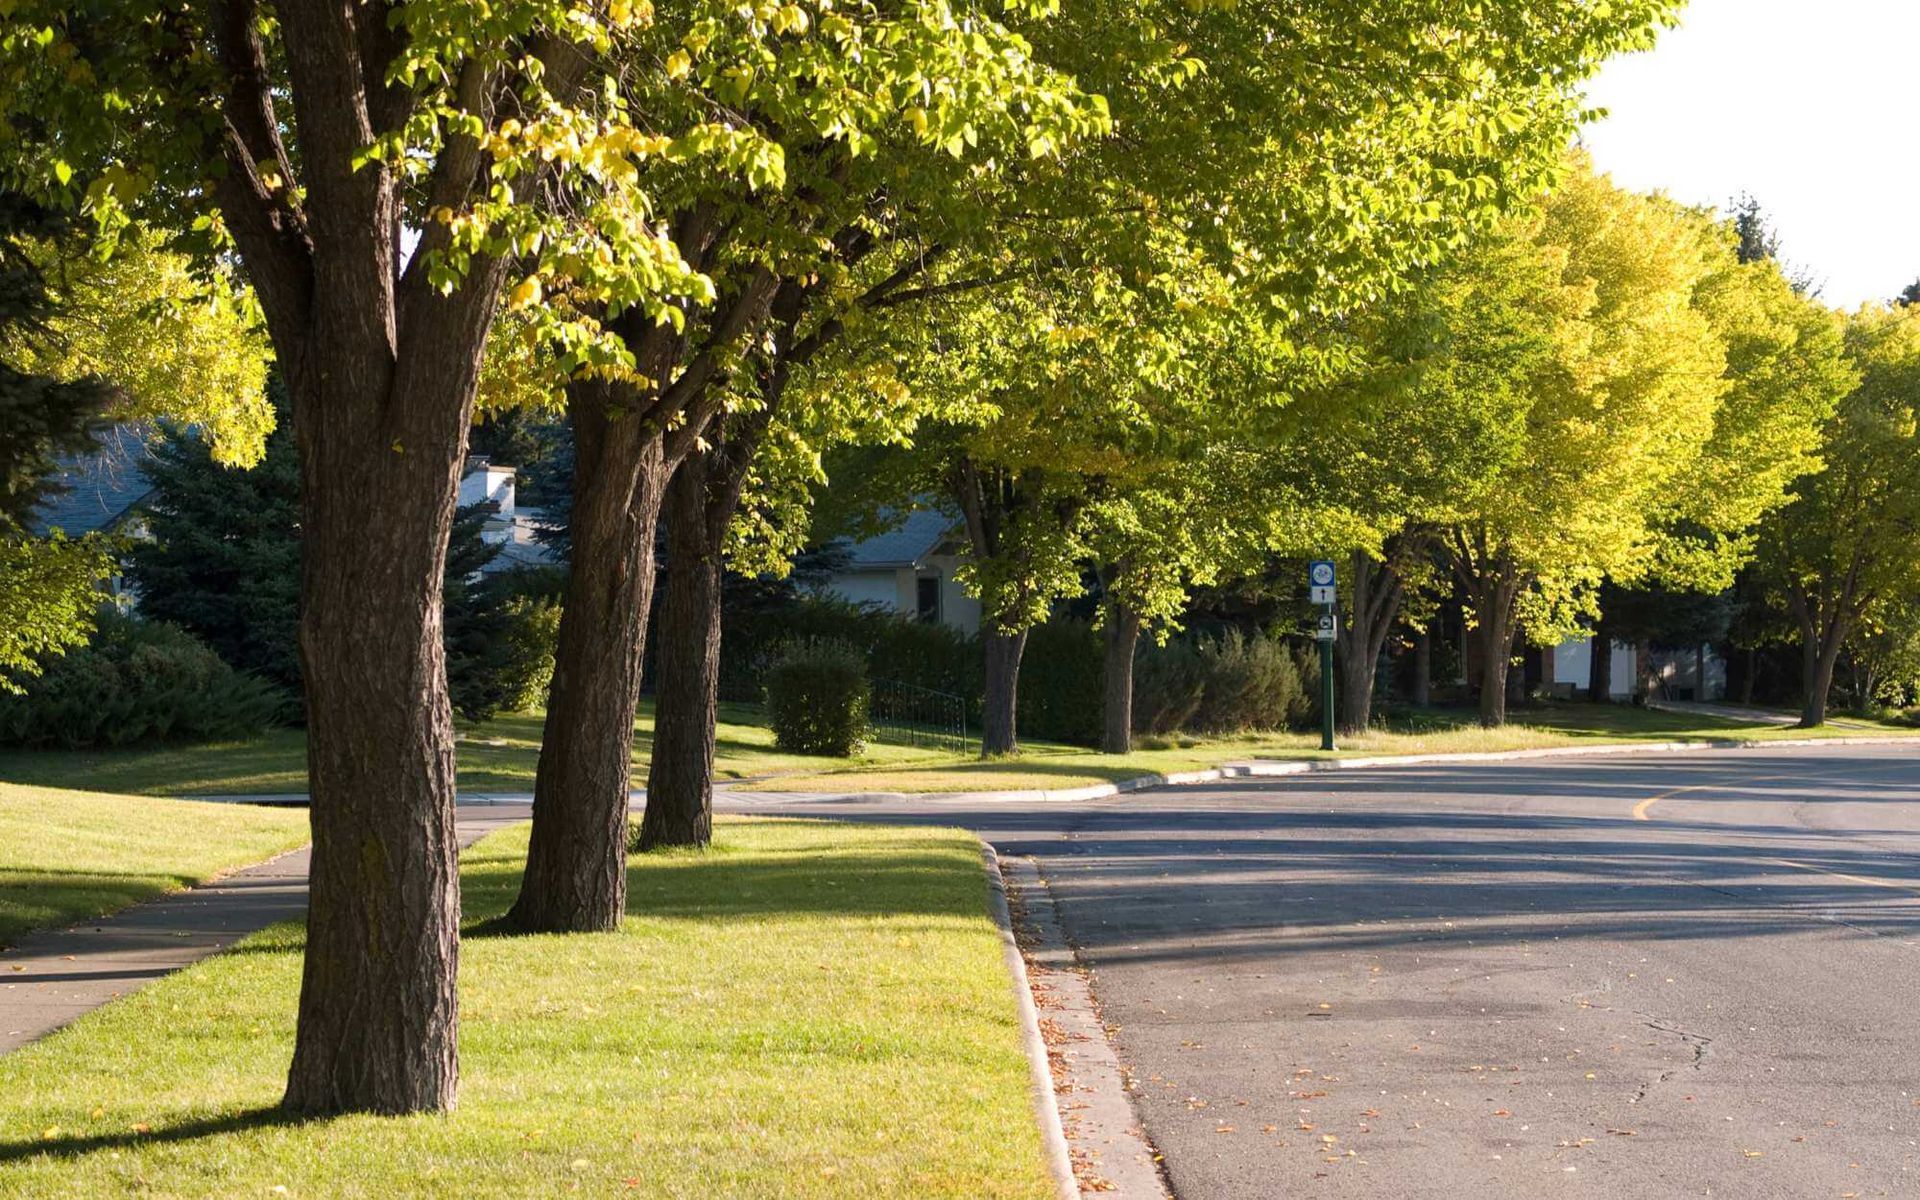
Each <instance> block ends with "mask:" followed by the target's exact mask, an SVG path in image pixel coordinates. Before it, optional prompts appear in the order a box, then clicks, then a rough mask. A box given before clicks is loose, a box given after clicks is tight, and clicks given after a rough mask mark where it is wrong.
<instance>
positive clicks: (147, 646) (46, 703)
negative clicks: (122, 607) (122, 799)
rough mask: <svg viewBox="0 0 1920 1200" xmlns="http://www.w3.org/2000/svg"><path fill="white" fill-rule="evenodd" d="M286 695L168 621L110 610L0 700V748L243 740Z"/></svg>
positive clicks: (274, 714)
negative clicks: (85, 639)
mask: <svg viewBox="0 0 1920 1200" xmlns="http://www.w3.org/2000/svg"><path fill="white" fill-rule="evenodd" d="M292 708H293V701H292V698H291V697H290V696H289V695H288V694H287V693H286V692H284V691H282V690H281V689H279V688H277V687H275V686H274V685H273V684H271V683H268V682H266V681H265V680H263V679H260V678H258V677H256V676H253V675H244V674H241V673H240V672H238V671H235V670H234V669H233V668H232V667H230V666H228V665H227V664H226V662H225V661H223V660H222V659H221V658H220V656H219V655H217V654H215V653H214V652H213V651H212V650H211V649H209V648H208V647H207V646H206V645H205V644H203V643H202V642H200V641H199V640H197V639H196V638H194V636H193V635H192V634H190V633H188V632H186V631H185V630H183V629H181V628H179V627H178V626H176V625H169V624H167V623H165V622H162V621H140V620H136V619H134V618H132V617H127V616H123V615H121V614H119V613H116V612H112V611H108V612H105V613H103V614H102V615H101V619H100V626H99V631H98V632H97V633H96V634H95V636H94V640H93V642H92V644H90V645H88V646H87V647H86V648H85V649H82V650H76V651H74V652H73V653H71V654H68V655H66V656H65V657H63V658H58V659H55V660H53V661H52V662H50V663H48V664H47V666H46V671H45V673H44V674H42V675H40V676H39V677H37V678H35V679H33V680H31V681H30V682H29V683H28V685H27V691H26V694H25V695H21V696H13V695H7V696H0V743H4V744H6V745H12V746H28V747H47V746H58V747H62V748H66V749H87V748H94V747H106V746H127V745H133V744H136V743H141V742H195V741H217V740H226V739H232V738H242V737H251V736H253V735H254V734H257V733H259V732H261V731H262V730H264V729H266V728H267V727H268V726H270V725H275V724H279V723H280V722H282V721H283V720H285V719H286V718H287V717H288V715H289V714H290V712H291V710H292Z"/></svg>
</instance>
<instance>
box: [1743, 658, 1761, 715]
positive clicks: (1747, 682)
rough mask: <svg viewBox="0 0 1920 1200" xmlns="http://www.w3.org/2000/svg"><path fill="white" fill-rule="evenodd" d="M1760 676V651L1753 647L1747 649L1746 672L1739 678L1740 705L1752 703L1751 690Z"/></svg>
mask: <svg viewBox="0 0 1920 1200" xmlns="http://www.w3.org/2000/svg"><path fill="white" fill-rule="evenodd" d="M1759 674H1760V651H1759V649H1758V648H1756V647H1753V646H1748V647H1747V672H1746V674H1745V675H1743V676H1741V677H1740V703H1742V704H1752V703H1753V689H1754V687H1755V686H1756V684H1757V681H1758V676H1759Z"/></svg>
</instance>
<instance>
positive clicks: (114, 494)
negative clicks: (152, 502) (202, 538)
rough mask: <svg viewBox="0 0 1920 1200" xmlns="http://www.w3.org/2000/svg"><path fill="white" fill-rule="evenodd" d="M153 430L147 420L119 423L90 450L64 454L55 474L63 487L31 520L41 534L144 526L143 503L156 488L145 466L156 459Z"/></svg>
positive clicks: (133, 530) (131, 530)
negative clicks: (69, 454) (71, 454)
mask: <svg viewBox="0 0 1920 1200" xmlns="http://www.w3.org/2000/svg"><path fill="white" fill-rule="evenodd" d="M153 437H154V431H153V429H152V428H151V427H150V426H147V425H144V424H135V423H129V424H123V425H114V426H112V427H110V428H108V429H107V430H106V431H105V432H103V433H102V434H101V435H100V437H99V442H98V445H97V447H96V448H95V450H94V451H93V452H92V453H91V454H85V455H78V456H66V457H63V458H61V460H60V467H59V470H58V471H57V472H56V473H55V474H54V476H53V478H54V481H55V483H56V485H57V487H58V488H59V489H60V490H56V491H55V492H54V493H53V494H52V495H49V496H47V497H45V498H44V499H42V500H41V501H40V504H39V505H38V507H36V508H35V509H34V510H33V517H32V519H31V520H30V521H29V522H28V526H29V529H30V530H31V531H32V532H33V533H34V534H36V535H42V536H44V535H46V534H48V533H52V532H54V531H56V530H57V531H59V532H61V533H64V534H66V535H67V536H68V537H71V538H77V537H84V536H86V535H87V534H89V533H126V534H131V535H132V536H134V537H139V536H140V535H141V534H142V532H143V531H144V525H143V522H142V520H141V512H140V506H141V504H142V502H143V501H145V500H146V498H147V497H148V496H150V495H152V494H153V482H152V480H150V479H148V477H147V471H146V467H147V464H148V463H150V462H151V461H153Z"/></svg>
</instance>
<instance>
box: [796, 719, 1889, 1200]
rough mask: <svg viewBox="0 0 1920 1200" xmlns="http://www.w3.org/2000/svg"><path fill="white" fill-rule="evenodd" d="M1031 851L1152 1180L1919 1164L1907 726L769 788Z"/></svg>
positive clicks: (1780, 1182) (1515, 1181) (1774, 1184)
mask: <svg viewBox="0 0 1920 1200" xmlns="http://www.w3.org/2000/svg"><path fill="white" fill-rule="evenodd" d="M781 811H784V812H788V813H794V814H798V813H801V812H807V813H813V812H818V813H820V814H822V815H825V814H827V813H837V814H840V815H848V816H861V817H866V818H878V819H914V820H938V821H942V822H944V823H953V824H966V825H970V826H972V827H974V828H976V829H978V830H979V831H980V832H981V833H982V835H983V836H985V837H987V838H988V839H989V840H990V841H992V842H994V844H995V845H996V846H997V847H998V848H999V849H1000V851H1001V853H1002V854H1003V855H1004V854H1015V855H1018V854H1028V855H1032V856H1034V857H1035V859H1036V861H1037V862H1038V864H1039V866H1040V869H1041V870H1042V872H1043V873H1044V874H1045V875H1046V877H1047V878H1048V880H1049V882H1050V884H1051V886H1052V888H1053V891H1054V894H1055V897H1056V899H1057V900H1058V902H1059V906H1060V911H1061V917H1062V920H1063V923H1064V925H1065V928H1066V930H1067V933H1068V935H1069V937H1070V938H1072V939H1073V940H1074V942H1075V943H1076V944H1077V945H1078V946H1079V947H1080V949H1081V953H1082V955H1083V957H1084V958H1085V960H1086V961H1087V962H1088V963H1089V964H1090V965H1091V966H1092V967H1093V969H1094V989H1095V993H1096V996H1097V997H1098V999H1099V1001H1100V1003H1101V1005H1102V1008H1103V1011H1104V1015H1105V1017H1106V1020H1107V1022H1108V1023H1109V1024H1110V1025H1112V1026H1117V1029H1118V1032H1117V1034H1116V1040H1117V1043H1118V1048H1119V1050H1120V1053H1121V1057H1122V1059H1123V1061H1125V1062H1126V1063H1128V1064H1130V1066H1131V1067H1132V1069H1133V1071H1134V1074H1135V1077H1136V1080H1137V1082H1138V1083H1139V1085H1140V1089H1141V1101H1140V1103H1141V1111H1142V1114H1143V1117H1144V1119H1145V1122H1146V1125H1147V1129H1148V1132H1149V1133H1150V1135H1151V1136H1152V1137H1153V1139H1154V1141H1155V1142H1156V1144H1157V1145H1158V1146H1159V1148H1160V1149H1161V1151H1162V1152H1163V1153H1164V1154H1165V1156H1166V1166H1167V1170H1168V1174H1169V1176H1170V1178H1171V1180H1172V1183H1173V1186H1174V1189H1175V1191H1176V1192H1177V1193H1178V1194H1179V1195H1180V1196H1182V1197H1188V1198H1200V1197H1208V1198H1211V1197H1272V1196H1287V1197H1293V1196H1341V1197H1346V1196H1353V1197H1360V1196H1365V1197H1396V1198H1397V1197H1448V1198H1450V1200H1451V1198H1457V1197H1529V1198H1531V1197H1543V1196H1544V1197H1558V1196H1593V1197H1609V1198H1613V1197H1662V1198H1664V1197H1674V1196H1689V1195H1691V1196H1732V1197H1774V1196H1779V1197H1804V1196H1833V1197H1845V1196H1850V1195H1851V1196H1860V1197H1866V1196H1912V1195H1920V1172H1916V1170H1915V1168H1916V1165H1920V1141H1917V1140H1916V1139H1920V1013H1917V1012H1916V1008H1917V1007H1920V956H1917V955H1916V940H1915V939H1916V937H1920V859H1916V857H1915V855H1916V853H1917V852H1920V755H1916V754H1914V753H1913V752H1912V751H1907V750H1904V749H1896V748H1879V747H1848V748H1831V749H1808V750H1774V751H1766V750H1754V751H1741V752H1718V753H1706V754H1695V755H1649V756H1633V757H1611V758H1599V757H1596V758H1591V759H1560V760H1544V761H1540V760H1537V761H1532V762H1509V763H1497V764H1480V765H1472V766H1444V767H1442V766H1434V767H1408V768H1399V769H1391V770H1381V771H1374V772H1353V773H1336V774H1323V775H1315V776H1306V777H1300V778H1296V779H1282V780H1271V781H1232V782H1227V783H1217V784H1206V785H1198V786H1192V787H1184V788H1169V789H1164V790H1160V791H1155V792H1147V793H1136V794H1134V795H1131V796H1126V797H1120V798H1116V799H1114V800H1111V801H1102V802H1097V803H1081V804H1071V805H1033V806H1022V807H999V806H987V805H978V804H975V805H948V806H939V805H935V804H929V803H928V802H925V801H921V802H916V803H915V804H914V805H912V806H911V807H909V806H901V805H890V804H809V805H805V806H798V805H796V806H785V807H783V808H782V809H781Z"/></svg>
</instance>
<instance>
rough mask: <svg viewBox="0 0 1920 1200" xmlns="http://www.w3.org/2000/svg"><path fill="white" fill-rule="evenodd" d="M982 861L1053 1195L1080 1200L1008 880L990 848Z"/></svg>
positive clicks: (983, 849)
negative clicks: (1017, 935)
mask: <svg viewBox="0 0 1920 1200" xmlns="http://www.w3.org/2000/svg"><path fill="white" fill-rule="evenodd" d="M980 854H981V857H982V858H984V859H985V860H986V864H987V907H988V909H990V910H991V911H992V913H993V921H994V924H995V925H998V926H999V927H1000V956H1001V958H1002V959H1003V960H1004V961H1005V962H1006V964H1007V972H1008V974H1009V975H1011V976H1012V977H1013V990H1014V1001H1015V1003H1016V1005H1017V1006H1018V1008H1019V1010H1020V1046H1021V1049H1023V1050H1025V1051H1026V1054H1027V1080H1028V1084H1029V1085H1030V1088H1029V1090H1030V1091H1031V1092H1032V1093H1033V1095H1032V1100H1033V1115H1034V1118H1035V1119H1036V1120H1038V1121H1039V1123H1040V1144H1041V1149H1042V1151H1043V1152H1044V1153H1045V1155H1046V1159H1047V1174H1048V1175H1050V1176H1052V1178H1053V1190H1054V1192H1055V1194H1056V1195H1057V1196H1058V1197H1059V1200H1080V1185H1079V1184H1078V1183H1076V1182H1074V1178H1073V1159H1072V1157H1071V1156H1070V1155H1069V1154H1068V1153H1067V1135H1066V1132H1065V1131H1064V1130H1063V1129H1061V1127H1060V1107H1059V1105H1057V1104H1055V1103H1054V1100H1053V1070H1052V1068H1050V1067H1049V1066H1048V1065H1047V1044H1046V1042H1045V1040H1044V1039H1042V1038H1041V1036H1040V1013H1039V1011H1038V1010H1037V1009H1035V1008H1034V1006H1033V985H1032V984H1031V983H1030V982H1028V980H1027V963H1026V960H1025V959H1024V958H1022V957H1021V956H1020V944H1019V943H1018V942H1016V941H1015V940H1014V937H1013V914H1012V912H1011V911H1010V910H1009V908H1008V907H1007V880H1006V876H1004V875H1002V874H1001V873H1000V856H999V855H998V854H996V853H995V852H994V849H993V847H992V846H990V845H988V844H987V843H986V842H981V843H980Z"/></svg>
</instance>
